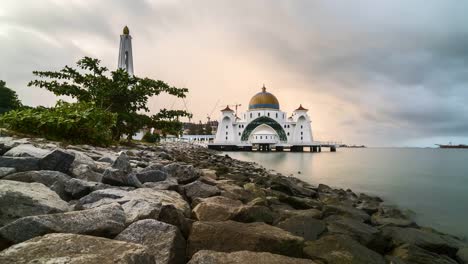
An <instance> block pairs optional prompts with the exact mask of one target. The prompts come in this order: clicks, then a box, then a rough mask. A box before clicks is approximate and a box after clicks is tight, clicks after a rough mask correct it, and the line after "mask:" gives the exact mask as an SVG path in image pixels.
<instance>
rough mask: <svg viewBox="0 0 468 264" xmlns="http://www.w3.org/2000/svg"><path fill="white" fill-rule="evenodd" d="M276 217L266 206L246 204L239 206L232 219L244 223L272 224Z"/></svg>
mask: <svg viewBox="0 0 468 264" xmlns="http://www.w3.org/2000/svg"><path fill="white" fill-rule="evenodd" d="M277 217H278V216H277V214H276V213H275V212H273V211H271V209H270V208H268V207H266V206H259V205H246V206H242V207H241V208H240V210H239V212H238V213H237V214H236V216H235V217H234V218H233V219H232V220H235V221H239V222H244V223H251V222H264V223H267V224H273V223H274V222H275V220H276V219H277Z"/></svg>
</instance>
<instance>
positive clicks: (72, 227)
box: [0, 204, 125, 244]
mask: <svg viewBox="0 0 468 264" xmlns="http://www.w3.org/2000/svg"><path fill="white" fill-rule="evenodd" d="M124 228H125V215H124V212H123V210H122V207H121V206H120V205H119V204H110V205H106V206H101V207H98V208H95V209H89V210H83V211H74V212H67V213H58V214H48V215H37V216H27V217H23V218H20V219H18V220H16V221H14V222H12V223H9V224H7V225H5V226H4V227H2V228H0V237H1V238H2V239H4V240H7V241H8V242H11V243H14V244H16V243H20V242H23V241H26V240H28V239H31V238H33V237H37V236H42V235H45V234H49V233H73V234H84V235H93V236H104V237H113V236H115V235H117V234H119V233H120V232H122V230H124Z"/></svg>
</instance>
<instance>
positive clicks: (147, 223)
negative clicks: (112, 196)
mask: <svg viewBox="0 0 468 264" xmlns="http://www.w3.org/2000/svg"><path fill="white" fill-rule="evenodd" d="M115 239H116V240H121V241H127V242H133V243H137V244H142V245H145V246H147V248H148V253H150V254H152V255H153V256H155V263H157V264H183V263H186V260H185V249H186V244H185V239H184V238H183V236H182V234H181V233H180V231H179V229H177V227H175V226H173V225H170V224H166V223H163V222H160V221H156V220H149V219H148V220H140V221H138V222H135V223H133V224H131V225H130V226H129V227H127V228H126V229H125V230H124V231H123V232H122V233H120V234H119V235H118V236H117V237H116V238H115Z"/></svg>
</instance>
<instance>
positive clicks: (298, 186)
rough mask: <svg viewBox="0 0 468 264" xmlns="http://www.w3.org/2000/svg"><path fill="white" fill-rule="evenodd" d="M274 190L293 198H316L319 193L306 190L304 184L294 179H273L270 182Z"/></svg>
mask: <svg viewBox="0 0 468 264" xmlns="http://www.w3.org/2000/svg"><path fill="white" fill-rule="evenodd" d="M270 188H271V189H272V190H276V191H280V192H284V193H286V194H288V195H292V196H305V197H316V196H317V193H316V192H315V191H314V190H312V189H310V188H305V187H304V183H303V182H301V181H300V180H298V179H296V178H293V177H284V176H275V177H272V179H271V182H270Z"/></svg>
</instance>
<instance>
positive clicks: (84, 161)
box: [67, 149, 97, 170]
mask: <svg viewBox="0 0 468 264" xmlns="http://www.w3.org/2000/svg"><path fill="white" fill-rule="evenodd" d="M67 152H69V153H70V154H72V155H73V156H75V159H74V160H73V163H72V165H71V166H72V169H73V168H75V167H77V166H79V165H87V166H88V167H90V168H91V169H92V170H95V169H96V168H97V167H96V163H95V162H94V160H93V159H92V158H91V157H90V156H88V155H86V154H85V153H83V152H81V151H77V150H73V149H67Z"/></svg>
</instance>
